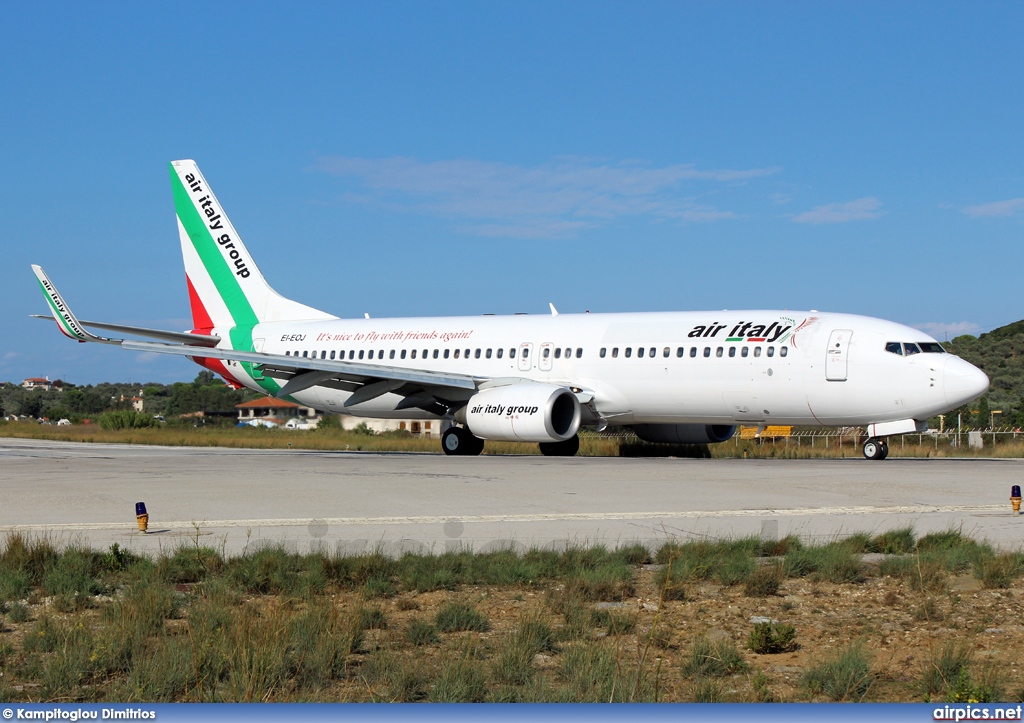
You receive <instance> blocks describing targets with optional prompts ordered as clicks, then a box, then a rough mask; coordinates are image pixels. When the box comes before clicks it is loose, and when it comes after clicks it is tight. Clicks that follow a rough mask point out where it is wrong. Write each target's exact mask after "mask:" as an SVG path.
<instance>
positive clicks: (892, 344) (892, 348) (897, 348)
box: [885, 341, 903, 356]
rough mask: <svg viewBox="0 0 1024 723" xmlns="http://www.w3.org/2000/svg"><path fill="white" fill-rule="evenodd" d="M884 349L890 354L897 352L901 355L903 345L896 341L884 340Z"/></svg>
mask: <svg viewBox="0 0 1024 723" xmlns="http://www.w3.org/2000/svg"><path fill="white" fill-rule="evenodd" d="M885 350H886V351H887V352H889V353H890V354H899V355H900V356H903V345H902V344H900V343H899V342H898V341H887V342H885Z"/></svg>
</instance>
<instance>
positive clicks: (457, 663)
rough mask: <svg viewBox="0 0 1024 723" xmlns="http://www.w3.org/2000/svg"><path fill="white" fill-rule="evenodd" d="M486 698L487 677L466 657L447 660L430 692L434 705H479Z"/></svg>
mask: <svg viewBox="0 0 1024 723" xmlns="http://www.w3.org/2000/svg"><path fill="white" fill-rule="evenodd" d="M486 696H487V677H486V676H485V675H484V673H483V671H482V670H480V668H479V666H477V665H475V664H474V662H473V661H472V660H469V659H468V656H463V657H460V658H456V659H454V660H453V659H449V661H448V662H447V663H446V664H445V665H444V667H443V668H442V670H441V675H440V676H438V678H437V679H436V680H435V681H434V685H433V687H432V688H431V690H430V700H432V701H434V702H436V703H481V702H483V700H484V699H485V698H486Z"/></svg>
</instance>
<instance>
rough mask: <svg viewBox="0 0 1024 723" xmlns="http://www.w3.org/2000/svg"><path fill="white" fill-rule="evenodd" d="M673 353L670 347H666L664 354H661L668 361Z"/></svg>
mask: <svg viewBox="0 0 1024 723" xmlns="http://www.w3.org/2000/svg"><path fill="white" fill-rule="evenodd" d="M671 351H672V350H671V349H669V348H668V347H667V346H666V347H665V348H664V349H663V350H662V352H661V355H662V356H663V357H665V358H666V359H668V355H669V353H670V352H671Z"/></svg>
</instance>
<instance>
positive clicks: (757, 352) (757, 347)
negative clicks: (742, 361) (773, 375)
mask: <svg viewBox="0 0 1024 723" xmlns="http://www.w3.org/2000/svg"><path fill="white" fill-rule="evenodd" d="M754 356H761V347H759V346H755V347H754Z"/></svg>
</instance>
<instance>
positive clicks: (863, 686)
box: [800, 643, 874, 702]
mask: <svg viewBox="0 0 1024 723" xmlns="http://www.w3.org/2000/svg"><path fill="white" fill-rule="evenodd" d="M873 682H874V674H873V673H872V672H871V661H870V659H869V658H868V656H867V654H866V653H865V652H864V647H863V645H861V644H860V643H854V644H852V645H850V646H849V647H848V648H846V649H845V650H842V651H840V652H838V653H837V654H836V655H834V656H833V657H831V658H828V659H827V660H825V661H824V662H821V663H818V664H816V665H813V666H811V667H810V668H808V670H807V671H806V672H805V673H804V674H803V676H801V678H800V685H801V686H802V687H803V688H804V689H805V690H807V692H808V693H810V694H811V695H824V696H825V697H826V698H828V699H829V700H833V701H836V702H840V701H861V700H863V699H864V697H865V696H866V695H867V694H868V691H869V690H870V689H871V685H872V683H873Z"/></svg>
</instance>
